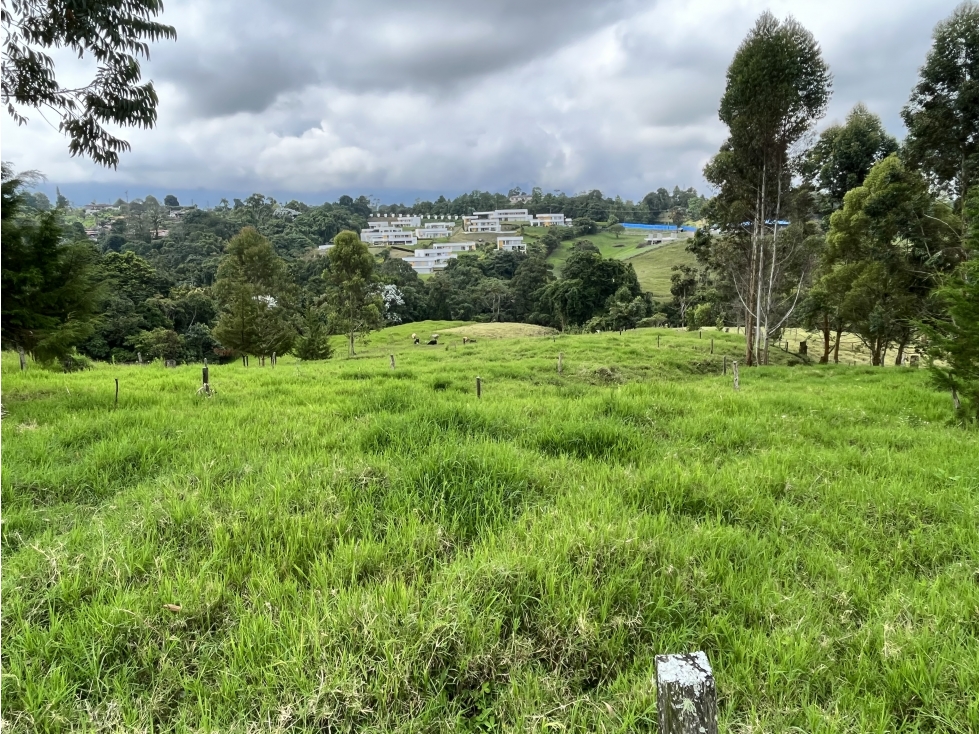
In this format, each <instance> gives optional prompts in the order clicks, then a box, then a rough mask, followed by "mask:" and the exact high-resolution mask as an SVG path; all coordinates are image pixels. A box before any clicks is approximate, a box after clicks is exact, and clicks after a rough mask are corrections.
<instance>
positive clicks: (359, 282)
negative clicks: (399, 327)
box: [329, 231, 384, 356]
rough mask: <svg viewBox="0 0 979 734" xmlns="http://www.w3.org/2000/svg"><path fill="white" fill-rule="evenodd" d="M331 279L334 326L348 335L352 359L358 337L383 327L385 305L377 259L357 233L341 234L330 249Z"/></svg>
mask: <svg viewBox="0 0 979 734" xmlns="http://www.w3.org/2000/svg"><path fill="white" fill-rule="evenodd" d="M329 276H330V278H331V280H332V282H333V285H334V286H335V290H334V292H333V294H332V295H333V305H334V317H333V319H332V320H333V322H334V323H335V324H337V325H338V328H342V329H343V330H344V332H346V334H347V338H348V340H349V346H350V355H351V356H353V355H354V354H355V351H354V340H355V339H356V337H357V334H362V333H365V332H368V331H371V330H372V329H376V328H378V327H380V326H381V324H382V323H383V313H384V305H383V303H381V298H380V296H379V295H378V292H377V288H376V287H375V284H376V278H375V274H374V257H373V256H372V255H371V254H370V251H369V250H368V249H367V245H366V244H365V243H363V242H361V241H360V236H359V235H358V234H357V233H356V232H350V231H346V232H341V233H340V234H338V235H337V236H336V237H334V238H333V247H332V248H330V273H329Z"/></svg>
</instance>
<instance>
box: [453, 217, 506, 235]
mask: <svg viewBox="0 0 979 734" xmlns="http://www.w3.org/2000/svg"><path fill="white" fill-rule="evenodd" d="M462 224H463V227H464V229H465V230H466V231H467V232H470V233H472V232H502V231H503V229H502V227H501V226H500V220H499V219H481V218H479V217H475V216H473V217H463V218H462Z"/></svg>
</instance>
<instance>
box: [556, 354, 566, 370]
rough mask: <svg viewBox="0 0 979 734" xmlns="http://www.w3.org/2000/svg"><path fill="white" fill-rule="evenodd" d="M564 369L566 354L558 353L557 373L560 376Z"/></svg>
mask: <svg viewBox="0 0 979 734" xmlns="http://www.w3.org/2000/svg"><path fill="white" fill-rule="evenodd" d="M563 369H564V352H558V353H557V373H558V374H559V375H560V374H561V371H562V370H563Z"/></svg>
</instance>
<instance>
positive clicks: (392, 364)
mask: <svg viewBox="0 0 979 734" xmlns="http://www.w3.org/2000/svg"><path fill="white" fill-rule="evenodd" d="M394 365H395V362H394V355H393V354H392V355H391V369H392V370H393V369H394Z"/></svg>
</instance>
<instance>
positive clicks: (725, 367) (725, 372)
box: [724, 354, 727, 375]
mask: <svg viewBox="0 0 979 734" xmlns="http://www.w3.org/2000/svg"><path fill="white" fill-rule="evenodd" d="M724 374H725V375H726V374H727V355H726V354H725V355H724Z"/></svg>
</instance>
